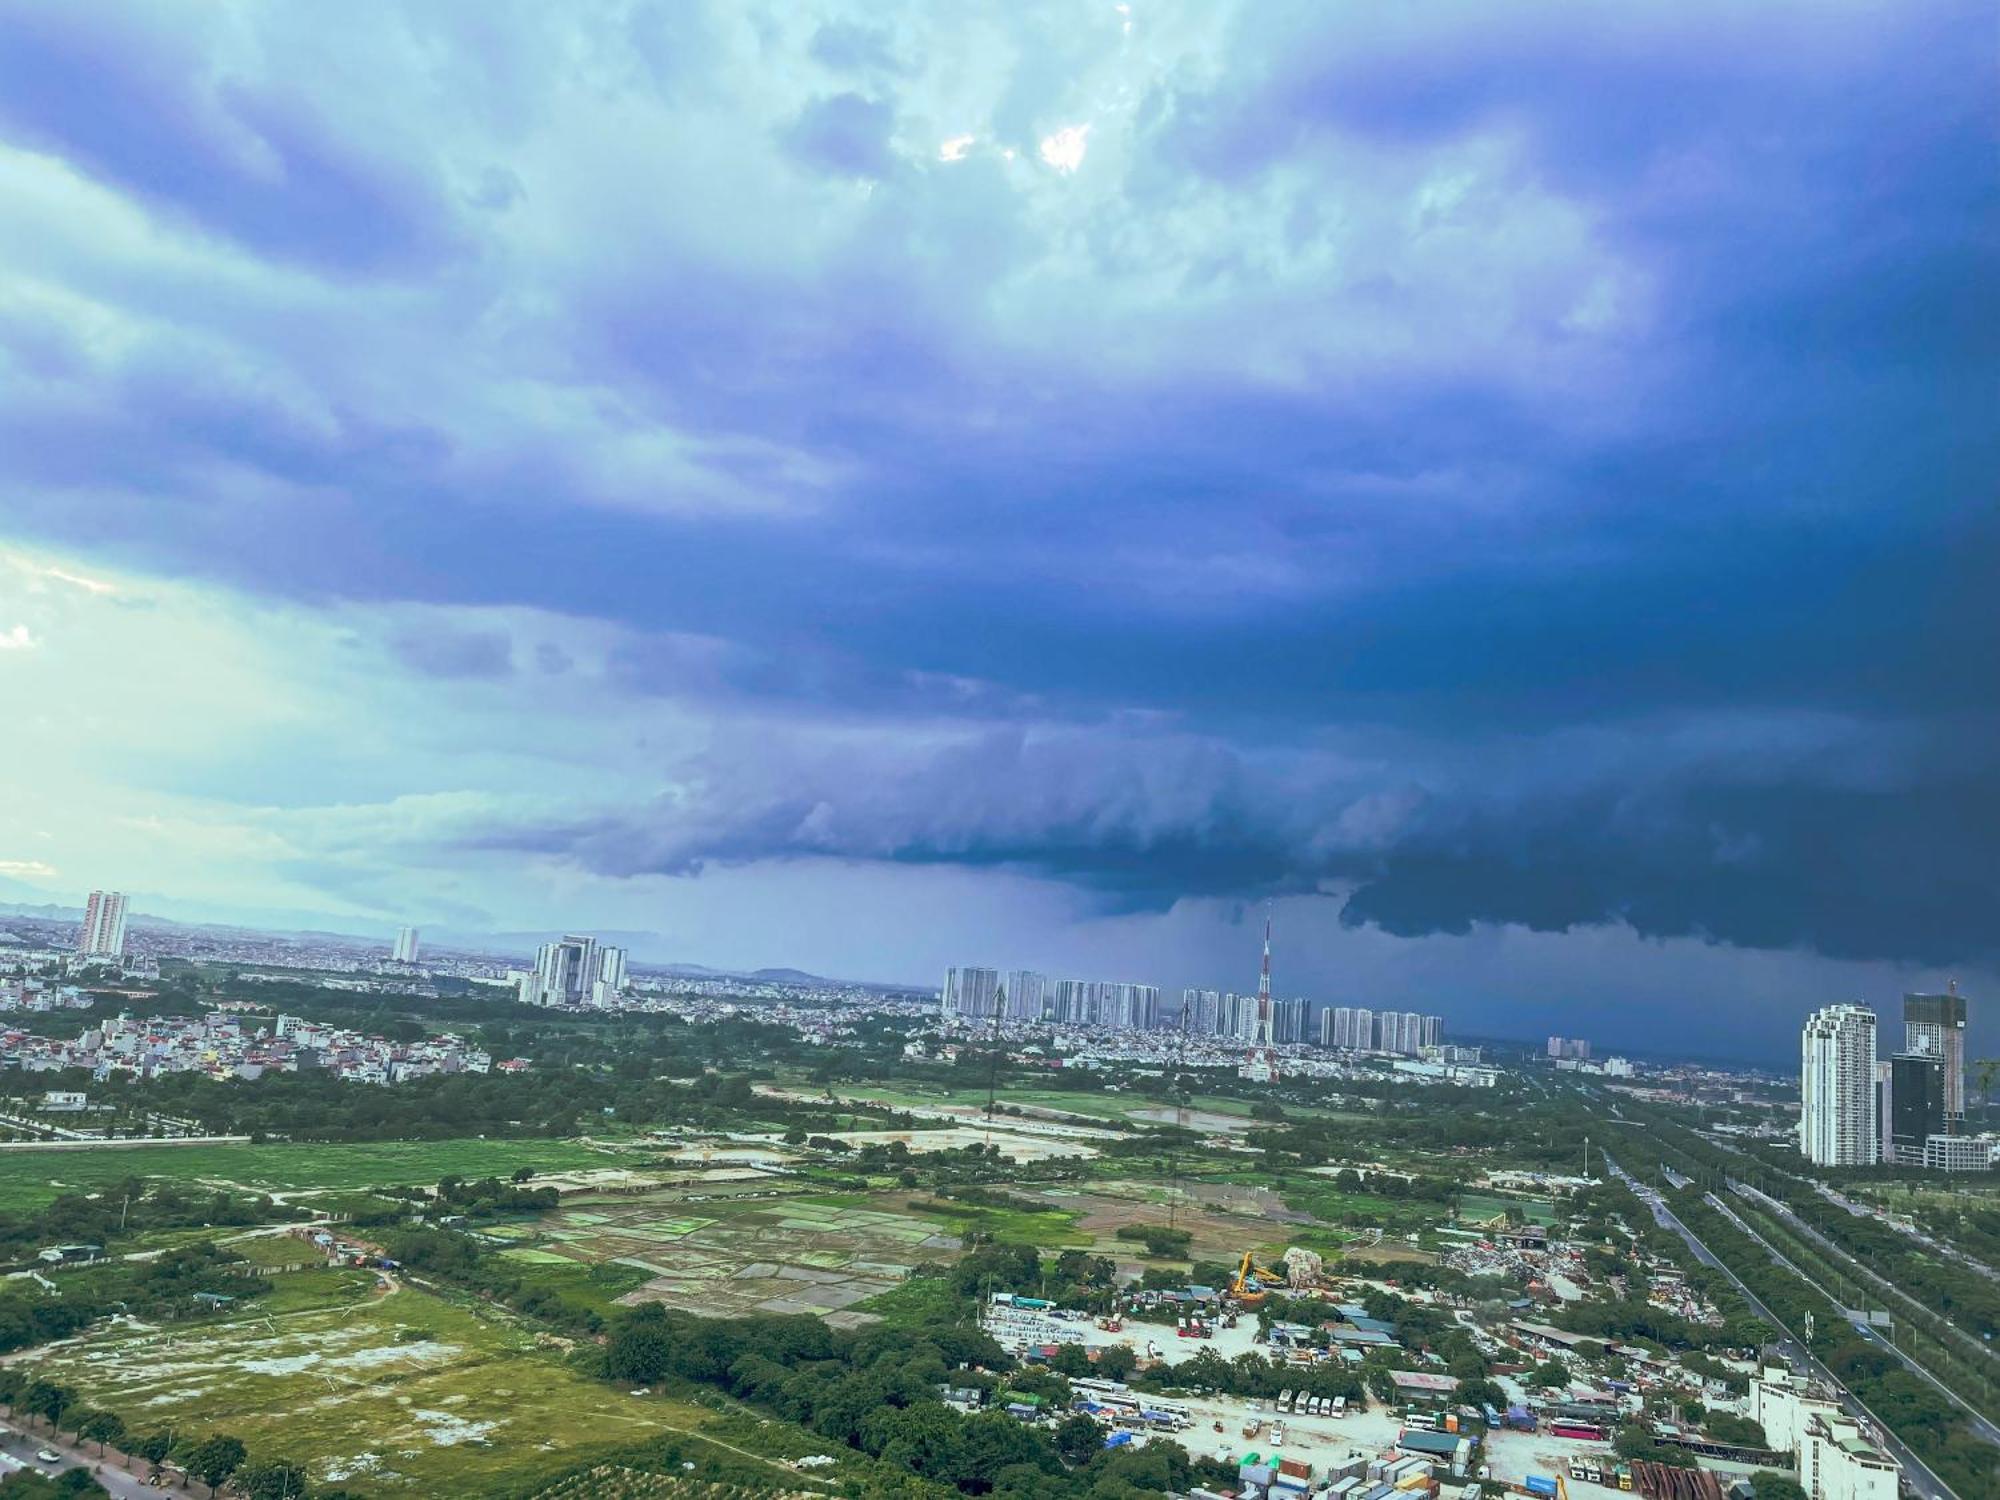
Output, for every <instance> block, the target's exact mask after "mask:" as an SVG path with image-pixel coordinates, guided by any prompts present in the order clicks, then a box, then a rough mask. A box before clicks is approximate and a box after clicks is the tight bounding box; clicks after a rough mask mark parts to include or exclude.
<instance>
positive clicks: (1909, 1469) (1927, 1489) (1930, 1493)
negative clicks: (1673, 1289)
mask: <svg viewBox="0 0 2000 1500" xmlns="http://www.w3.org/2000/svg"><path fill="white" fill-rule="evenodd" d="M1604 1164H1605V1165H1606V1166H1607V1167H1609V1168H1611V1170H1612V1171H1614V1172H1616V1173H1617V1174H1618V1175H1619V1177H1620V1178H1622V1179H1623V1180H1624V1182H1625V1185H1626V1186H1627V1187H1629V1188H1631V1189H1632V1191H1633V1192H1635V1193H1637V1194H1638V1195H1639V1196H1640V1197H1641V1198H1642V1199H1644V1200H1645V1201H1646V1202H1647V1203H1648V1204H1649V1205H1650V1206H1651V1208H1652V1210H1653V1218H1654V1219H1655V1220H1657V1221H1658V1223H1659V1224H1660V1226H1661V1227H1662V1228H1663V1229H1671V1230H1672V1231H1673V1232H1674V1233H1675V1234H1677V1235H1679V1236H1680V1237H1681V1239H1682V1241H1683V1242H1685V1243H1686V1245H1687V1247H1688V1249H1689V1250H1691V1251H1693V1252H1694V1258H1695V1259H1696V1260H1698V1261H1700V1262H1701V1263H1702V1264H1703V1265H1705V1266H1712V1267H1714V1268H1715V1269H1716V1270H1718V1271H1720V1272H1721V1273H1722V1274H1723V1275H1724V1276H1727V1277H1728V1278H1729V1280H1730V1281H1731V1283H1733V1284H1734V1286H1735V1287H1736V1290H1737V1291H1739V1292H1741V1293H1742V1294H1743V1299H1744V1301H1746V1302H1748V1303H1749V1304H1750V1307H1751V1309H1752V1310H1753V1311H1754V1312H1755V1313H1756V1314H1757V1316H1758V1317H1760V1318H1762V1319H1763V1320H1764V1321H1765V1322H1767V1323H1769V1324H1770V1325H1771V1326H1772V1327H1773V1328H1776V1329H1779V1330H1780V1331H1781V1332H1782V1331H1783V1330H1784V1327H1785V1325H1784V1324H1783V1323H1782V1322H1781V1321H1780V1320H1779V1318H1778V1315H1777V1314H1776V1313H1774V1312H1772V1311H1771V1309H1770V1308H1768V1307H1766V1306H1765V1305H1764V1304H1763V1303H1762V1302H1761V1301H1760V1300H1758V1297H1757V1294H1756V1293H1755V1292H1753V1291H1751V1290H1750V1288H1749V1287H1747V1286H1745V1285H1744V1284H1743V1281H1742V1279H1741V1278H1740V1277H1739V1276H1737V1274H1736V1273H1735V1272H1734V1271H1732V1270H1730V1269H1729V1267H1728V1266H1727V1265H1725V1264H1724V1263H1723V1262H1722V1260H1721V1258H1720V1257H1718V1256H1717V1255H1716V1254H1715V1252H1714V1251H1712V1250H1710V1249H1709V1248H1708V1246H1706V1245H1704V1244H1703V1243H1702V1242H1701V1241H1700V1240H1699V1239H1698V1238H1696V1236H1695V1233H1694V1231H1693V1230H1691V1229H1689V1228H1688V1227H1687V1225H1685V1224H1683V1223H1682V1222H1681V1221H1680V1220H1679V1219H1678V1218H1676V1217H1675V1216H1674V1212H1673V1210H1672V1209H1670V1208H1668V1207H1667V1205H1666V1203H1665V1202H1664V1201H1663V1200H1662V1199H1661V1197H1660V1196H1659V1194H1657V1193H1655V1192H1654V1191H1653V1190H1652V1189H1651V1188H1649V1187H1647V1186H1645V1184H1643V1183H1641V1182H1640V1181H1639V1180H1638V1179H1637V1178H1635V1177H1634V1176H1632V1174H1631V1173H1629V1172H1627V1171H1626V1170H1625V1169H1624V1168H1623V1167H1621V1166H1619V1165H1618V1163H1617V1162H1615V1161H1613V1160H1612V1159H1611V1158H1610V1157H1609V1156H1606V1157H1605V1158H1604ZM1776 1343H1777V1347H1778V1349H1779V1350H1780V1351H1781V1352H1782V1353H1783V1354H1784V1356H1785V1358H1786V1359H1788V1360H1790V1361H1791V1362H1792V1363H1793V1365H1794V1366H1795V1367H1803V1368H1804V1369H1806V1370H1808V1371H1810V1372H1811V1373H1812V1374H1813V1375H1815V1376H1817V1377H1818V1378H1819V1379H1820V1380H1823V1381H1824V1382H1826V1384H1827V1385H1828V1386H1829V1387H1830V1388H1831V1389H1832V1390H1833V1391H1834V1393H1835V1394H1836V1395H1837V1396H1838V1397H1839V1400H1840V1404H1841V1406H1842V1408H1844V1409H1845V1410H1846V1412H1847V1414H1848V1415H1849V1416H1851V1417H1854V1418H1856V1419H1857V1420H1862V1421H1866V1422H1867V1423H1868V1425H1869V1426H1870V1427H1871V1428H1873V1429H1874V1430H1875V1431H1876V1432H1878V1433H1879V1434H1881V1443H1882V1449H1883V1451H1884V1452H1886V1453H1887V1454H1888V1455H1889V1456H1890V1457H1891V1458H1893V1459H1895V1461H1896V1462H1897V1464H1898V1465H1900V1466H1901V1468H1902V1470H1903V1482H1904V1483H1905V1484H1907V1485H1908V1486H1909V1487H1910V1488H1911V1489H1912V1490H1914V1491H1915V1492H1916V1493H1917V1494H1918V1495H1920V1496H1922V1497H1923V1500H1958V1497H1957V1493H1956V1491H1954V1490H1953V1489H1952V1488H1951V1486H1950V1485H1948V1484H1946V1483H1945V1482H1944V1481H1943V1480H1942V1479H1940V1478H1938V1477H1937V1475H1935V1474H1933V1473H1932V1472H1931V1470H1930V1466H1929V1465H1928V1464H1926V1463H1925V1462H1924V1461H1923V1460H1922V1459H1920V1458H1918V1457H1917V1455H1916V1454H1914V1453H1912V1452H1911V1451H1910V1450H1909V1448H1908V1447H1907V1446H1905V1444H1904V1443H1903V1441H1902V1440H1901V1439H1900V1438H1898V1437H1897V1436H1896V1435H1895V1434H1894V1433H1893V1432H1891V1431H1890V1430H1889V1426H1888V1424H1887V1423H1886V1422H1883V1421H1882V1420H1881V1419H1880V1418H1878V1417H1877V1416H1876V1415H1875V1413H1873V1412H1872V1411H1870V1410H1869V1409H1868V1408H1867V1407H1866V1406H1864V1405H1862V1404H1861V1402H1860V1400H1859V1399H1858V1398H1857V1397H1856V1396H1855V1395H1854V1393H1853V1392H1852V1391H1850V1390H1848V1389H1847V1387H1846V1386H1844V1385H1842V1384H1841V1383H1840V1382H1839V1380H1837V1379H1835V1378H1834V1373H1833V1371H1831V1370H1829V1369H1828V1368H1827V1367H1826V1366H1825V1365H1823V1364H1821V1363H1820V1362H1819V1361H1818V1360H1817V1359H1815V1358H1814V1357H1813V1352H1812V1350H1810V1349H1808V1348H1807V1347H1806V1346H1805V1344H1804V1343H1803V1342H1802V1341H1801V1340H1799V1339H1797V1338H1794V1337H1793V1336H1792V1335H1791V1334H1790V1333H1784V1336H1783V1337H1781V1338H1779V1339H1778V1340H1777V1341H1776ZM1884 1347H1887V1346H1886V1345H1885V1346H1884Z"/></svg>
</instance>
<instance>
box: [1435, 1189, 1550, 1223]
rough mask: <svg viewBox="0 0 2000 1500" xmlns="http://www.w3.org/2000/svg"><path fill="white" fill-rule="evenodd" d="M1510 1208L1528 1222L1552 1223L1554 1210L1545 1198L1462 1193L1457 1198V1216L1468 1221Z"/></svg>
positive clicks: (1484, 1218) (1503, 1211)
mask: <svg viewBox="0 0 2000 1500" xmlns="http://www.w3.org/2000/svg"><path fill="white" fill-rule="evenodd" d="M1508 1209H1512V1210H1513V1211H1514V1212H1515V1213H1517V1214H1519V1215H1520V1216H1521V1217H1522V1218H1523V1219H1525V1220H1526V1221H1527V1222H1528V1223H1530V1224H1553V1223H1555V1221H1556V1212H1555V1210H1554V1209H1552V1208H1550V1207H1549V1201H1548V1199H1546V1198H1517V1197H1514V1196H1512V1195H1511V1194H1498V1193H1463V1194H1461V1195H1460V1196H1459V1200H1458V1216H1459V1218H1460V1219H1461V1220H1463V1221H1465V1222H1468V1223H1480V1222H1483V1221H1484V1220H1487V1219H1490V1218H1492V1217H1493V1216H1494V1215H1495V1214H1500V1213H1505V1212H1506V1211H1507V1210H1508Z"/></svg>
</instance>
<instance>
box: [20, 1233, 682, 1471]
mask: <svg viewBox="0 0 2000 1500" xmlns="http://www.w3.org/2000/svg"><path fill="white" fill-rule="evenodd" d="M280 1283H281V1284H280V1285H279V1286H278V1287H276V1288H275V1289H274V1291H273V1294H272V1295H271V1296H270V1297H267V1298H260V1299H259V1300H258V1302H257V1304H256V1305H255V1306H254V1308H253V1309H250V1310H246V1312H245V1313H244V1314H243V1315H242V1316H239V1317H234V1318H227V1319H222V1320H204V1321H202V1322H201V1323H199V1324H190V1325H183V1326H173V1325H169V1326H166V1327H159V1328H139V1327H134V1326H132V1325H129V1324H126V1325H116V1326H112V1327H107V1328H103V1329H99V1330H97V1331H95V1332H93V1333H91V1334H88V1335H86V1336H85V1337H83V1338H82V1339H80V1340H77V1341H75V1342H73V1343H69V1344H64V1345H59V1346H56V1347H53V1348H51V1349H49V1350H48V1351H46V1352H45V1353H42V1354H41V1355H39V1356H38V1357H36V1358H35V1359H33V1360H31V1361H24V1362H23V1363H24V1367H25V1368H27V1369H30V1370H32V1371H33V1372H34V1373H36V1374H45V1375H47V1376H48V1378H51V1379H55V1380H60V1381H62V1382H64V1383H66V1384H70V1385H73V1386H75V1387H77V1388H78V1389H79V1390H81V1391H82V1392H84V1393H85V1395H86V1396H87V1398H88V1399H89V1400H90V1402H91V1403H92V1404H93V1405H96V1406H101V1407H104V1408H106V1409H108V1410H111V1411H115V1412H117V1413H118V1414H119V1415H120V1416H121V1417H123V1418H124V1419H125V1420H126V1422H127V1423H128V1424H129V1425H130V1427H131V1429H132V1430H133V1431H135V1432H142V1433H143V1432H149V1431H154V1430H158V1429H162V1428H174V1429H179V1430H189V1429H194V1430H199V1431H220V1432H229V1433H233V1434H235V1435H236V1436H238V1437H240V1438H242V1439H243V1441H244V1442H245V1443H246V1444H247V1445H248V1446H249V1448H250V1451H251V1453H252V1455H253V1456H268V1457H288V1458H291V1459H293V1460H295V1461H300V1462H304V1463H306V1464H307V1465H308V1466H309V1467H310V1469H311V1470H312V1472H313V1473H314V1474H315V1475H316V1476H317V1477H318V1478H319V1479H320V1480H322V1481H324V1482H326V1483H328V1484H340V1485H345V1486H347V1487H349V1488H351V1489H354V1490H356V1491H357V1492H359V1493H362V1494H368V1495H394V1494H404V1493H419V1492H423V1491H429V1492H431V1493H433V1494H439V1495H454V1496H455V1495H479V1494H483V1493H489V1492H496V1491H498V1490H503V1489H504V1490H505V1491H507V1492H509V1493H513V1492H518V1490H519V1489H520V1487H521V1485H522V1482H523V1481H524V1479H525V1480H529V1481H532V1480H533V1479H534V1478H535V1476H536V1475H538V1474H545V1475H547V1476H549V1477H550V1478H553V1477H555V1476H556V1475H558V1474H561V1473H563V1472H565V1471H567V1470H569V1469H570V1468H573V1467H574V1466H575V1465H576V1464H577V1463H579V1462H580V1461H582V1460H584V1459H587V1458H588V1457H589V1456H590V1455H591V1454H592V1453H594V1452H602V1451H604V1450H606V1449H607V1448H611V1447H619V1446H624V1445H628V1444H631V1443H634V1442H639V1441H643V1440H646V1439H648V1438H651V1437H655V1436H660V1435H665V1434H669V1433H677V1432H693V1431H695V1430H696V1429H698V1428H700V1427H701V1426H702V1425H703V1424H704V1423H705V1422H708V1421H710V1420H712V1414H710V1413H708V1412H707V1411H705V1410H704V1409H702V1408H699V1407H694V1406H687V1405H682V1404H678V1403H675V1402H672V1401H667V1400H662V1399H660V1398H657V1397H647V1398H644V1399H640V1398H634V1397H631V1396H629V1395H626V1394H624V1393H622V1392H618V1393H616V1394H614V1393H613V1392H611V1391H607V1389H606V1387H605V1386H604V1385H603V1384H602V1383H601V1382H599V1381H596V1380H592V1379H590V1378H589V1377H588V1376H586V1375H584V1374H582V1373H580V1372H578V1371H577V1370H575V1369H573V1368H572V1367H571V1365H570V1364H569V1362H568V1360H567V1358H566V1357H565V1353H564V1350H563V1349H562V1347H561V1346H560V1344H559V1342H558V1341H556V1340H554V1339H552V1338H549V1337H548V1336H546V1335H542V1336H537V1335H536V1334H534V1333H533V1332H531V1331H528V1330H527V1329H525V1328H523V1327H521V1326H519V1325H518V1324H517V1323H516V1322H515V1321H514V1320H512V1319H508V1318H505V1317H503V1316H498V1315H495V1314H492V1313H490V1312H488V1311H486V1310H484V1309H474V1308H471V1307H465V1306H460V1305H458V1304H456V1303H453V1302H449V1301H446V1300H444V1299H442V1298H439V1297H435V1296H431V1295H430V1294H428V1293H426V1292H423V1291H420V1290H416V1289H413V1288H407V1287H404V1288H398V1289H396V1290H394V1291H391V1292H387V1293H384V1292H382V1291H379V1290H377V1284H376V1280H375V1277H374V1276H373V1274H372V1273H356V1272H344V1271H319V1270H315V1271H309V1272H302V1273H298V1274H296V1275H292V1276H287V1277H283V1278H280Z"/></svg>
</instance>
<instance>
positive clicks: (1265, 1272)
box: [1229, 1250, 1287, 1307]
mask: <svg viewBox="0 0 2000 1500" xmlns="http://www.w3.org/2000/svg"><path fill="white" fill-rule="evenodd" d="M1286 1284H1287V1279H1286V1276H1285V1273H1284V1272H1283V1271H1274V1270H1272V1269H1271V1268H1270V1267H1269V1266H1260V1265H1258V1264H1257V1252H1256V1251H1254V1250H1245V1251H1244V1252H1243V1263H1242V1264H1241V1265H1240V1266H1238V1267H1237V1268H1236V1279H1235V1280H1234V1281H1232V1282H1230V1283H1229V1294H1230V1295H1231V1296H1232V1297H1234V1298H1235V1299H1236V1300H1237V1301H1238V1302H1240V1303H1242V1304H1243V1305H1244V1306H1245V1307H1255V1306H1256V1305H1257V1304H1258V1303H1260V1302H1262V1301H1263V1300H1264V1298H1265V1297H1266V1296H1267V1295H1269V1293H1270V1292H1271V1291H1272V1290H1273V1289H1275V1288H1277V1287H1282V1286H1285V1285H1286Z"/></svg>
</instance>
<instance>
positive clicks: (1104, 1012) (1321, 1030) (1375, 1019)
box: [940, 966, 1444, 1057]
mask: <svg viewBox="0 0 2000 1500" xmlns="http://www.w3.org/2000/svg"><path fill="white" fill-rule="evenodd" d="M940 1009H941V1010H942V1013H943V1014H944V1015H945V1016H947V1017H955V1018H957V1019H959V1020H967V1021H979V1020H992V1019H994V1018H996V1017H997V1018H999V1019H1001V1020H1005V1021H1049V1022H1053V1023H1056V1024H1058V1025H1070V1026H1104V1027H1108V1028H1111V1029H1113V1030H1119V1031H1157V1030H1160V1029H1162V1028H1166V1027H1171V1026H1182V1025H1184V1026H1185V1027H1186V1028H1187V1030H1188V1033H1189V1034H1190V1035H1192V1036H1200V1037H1222V1038H1231V1039H1235V1040H1238V1041H1242V1042H1244V1043H1246V1044H1248V1045H1252V1046H1264V1045H1271V1046H1284V1045H1286V1044H1288V1043H1299V1042H1317V1043H1319V1044H1320V1045H1321V1046H1323V1047H1340V1048H1344V1049H1346V1050H1348V1051H1352V1052H1394V1053H1401V1054H1404V1055H1407V1056H1412V1057H1414V1056H1415V1055H1417V1054H1418V1053H1419V1052H1421V1051H1422V1050H1423V1049H1424V1048H1425V1047H1434V1046H1437V1045H1439V1044H1440V1043H1441V1042H1442V1041H1443V1040H1444V1018H1443V1017H1442V1016H1426V1015H1419V1014H1418V1013H1417V1012H1416V1011H1395V1010H1384V1011H1375V1010H1368V1009H1365V1008H1362V1007H1358V1006H1351V1005H1338V1006H1322V1007H1320V1008H1319V1009H1318V1010H1317V1012H1315V1010H1314V1007H1313V1004H1312V1002H1311V1001H1310V1000H1306V999H1302V998H1298V997H1293V998H1289V999H1272V1000H1270V1001H1269V1002H1268V1011H1269V1016H1270V1031H1269V1034H1268V1035H1264V1034H1262V1032H1261V1031H1260V1022H1259V1016H1260V997H1259V996H1257V995H1254V994H1249V995H1238V994H1234V993H1230V992H1226V991H1223V990H1205V989H1193V988H1190V989H1185V990H1182V991H1181V1009H1180V1014H1179V1016H1178V1017H1176V1016H1173V1015H1170V1014H1169V1013H1168V1012H1167V1011H1166V1010H1165V1008H1164V1006H1163V1004H1162V1000H1161V995H1160V988H1159V986H1158V985H1152V984H1128V983H1124V982H1121V981H1116V980H1095V979H1051V978H1050V977H1049V976H1048V975H1046V974H1038V973H1036V972H1035V971H1034V970H1032V969H1008V970H1001V969H985V968H978V967H972V966H968V967H965V968H955V969H947V970H946V971H945V976H944V991H943V994H942V996H941V1005H940Z"/></svg>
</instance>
